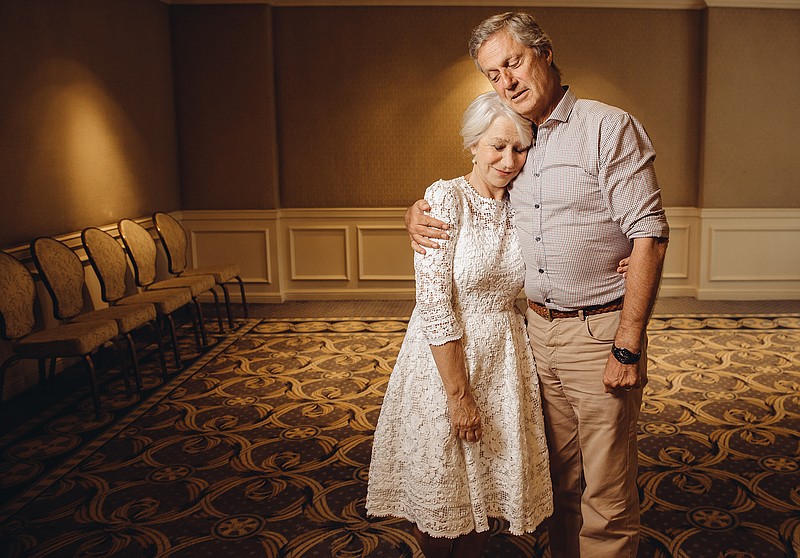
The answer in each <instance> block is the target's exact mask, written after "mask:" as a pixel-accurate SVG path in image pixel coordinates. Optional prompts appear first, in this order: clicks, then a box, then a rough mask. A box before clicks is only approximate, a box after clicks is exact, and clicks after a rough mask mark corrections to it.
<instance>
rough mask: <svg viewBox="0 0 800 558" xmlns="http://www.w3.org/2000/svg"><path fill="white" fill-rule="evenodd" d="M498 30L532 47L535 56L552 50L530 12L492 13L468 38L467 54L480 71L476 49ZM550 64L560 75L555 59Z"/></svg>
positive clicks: (548, 39) (550, 44) (546, 36)
mask: <svg viewBox="0 0 800 558" xmlns="http://www.w3.org/2000/svg"><path fill="white" fill-rule="evenodd" d="M500 32H505V33H508V34H509V35H510V36H511V38H512V39H514V40H515V41H517V42H518V43H520V44H523V45H525V46H526V47H528V48H530V49H532V50H533V51H534V52H535V53H536V55H537V56H545V55H546V53H547V51H550V52H553V42H552V41H551V40H550V37H549V36H548V35H547V33H545V32H544V30H543V29H542V28H541V27H539V24H538V23H536V20H535V19H534V18H533V16H532V15H531V14H529V13H525V12H505V13H502V14H497V15H493V16H491V17H489V18H487V19H485V20H483V22H482V23H481V24H480V25H478V26H477V27H476V28H475V29H473V30H472V36H471V37H470V39H469V56H470V58H472V60H473V61H474V62H475V65H476V66H477V67H478V70H480V71H481V72H483V68H481V65H480V64H478V50H479V49H480V48H481V46H483V43H485V42H486V41H487V40H488V39H489V38H490V37H492V36H493V35H495V34H496V33H500ZM550 66H551V67H552V68H553V71H555V72H556V74H557V75H558V76H559V77H560V76H561V70H559V69H558V66H556V63H555V59H554V60H553V62H552V64H551V65H550Z"/></svg>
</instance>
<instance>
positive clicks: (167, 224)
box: [153, 211, 249, 328]
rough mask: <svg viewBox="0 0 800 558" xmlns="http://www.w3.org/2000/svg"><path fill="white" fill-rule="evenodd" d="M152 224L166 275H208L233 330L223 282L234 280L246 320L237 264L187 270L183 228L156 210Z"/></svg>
mask: <svg viewBox="0 0 800 558" xmlns="http://www.w3.org/2000/svg"><path fill="white" fill-rule="evenodd" d="M153 224H154V225H155V226H156V231H157V232H158V236H159V237H160V238H161V244H162V245H163V246H164V251H165V252H166V253H167V267H168V269H169V272H170V273H171V274H173V275H176V276H178V277H186V276H192V275H211V276H212V277H213V278H214V282H215V283H216V284H217V285H219V286H220V288H221V289H222V293H223V295H224V296H225V308H226V310H227V312H228V325H229V326H230V327H231V328H234V327H236V324H235V322H234V320H233V311H232V309H231V298H230V293H228V287H227V285H226V284H227V283H228V282H230V281H232V280H234V279H235V280H236V281H237V282H238V283H239V292H240V293H241V297H242V310H243V313H244V317H245V318H247V317H249V314H248V310H247V299H246V298H245V295H244V281H242V274H241V271H240V269H239V264H224V265H218V266H207V267H199V268H198V267H196V268H192V267H188V263H187V261H186V250H187V247H188V241H187V238H186V231H185V230H184V229H183V226H182V225H181V224H180V223H179V222H178V221H177V220H176V219H175V218H174V217H172V215H170V214H168V213H164V212H162V211H158V212H156V213H154V214H153Z"/></svg>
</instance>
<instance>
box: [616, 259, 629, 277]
mask: <svg viewBox="0 0 800 558" xmlns="http://www.w3.org/2000/svg"><path fill="white" fill-rule="evenodd" d="M630 261H631V259H630V257H627V258H622V259H621V260H620V261H619V265H618V266H617V273H621V274H622V277H623V278H625V277H627V276H628V263H630Z"/></svg>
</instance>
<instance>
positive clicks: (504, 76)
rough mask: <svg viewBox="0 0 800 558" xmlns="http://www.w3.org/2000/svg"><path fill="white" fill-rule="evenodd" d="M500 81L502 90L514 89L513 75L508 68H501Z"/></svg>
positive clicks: (514, 80) (514, 79)
mask: <svg viewBox="0 0 800 558" xmlns="http://www.w3.org/2000/svg"><path fill="white" fill-rule="evenodd" d="M500 80H501V82H502V84H503V89H514V87H515V86H516V84H517V80H516V78H515V77H514V74H513V73H512V72H511V70H509V69H508V68H503V70H501V72H500Z"/></svg>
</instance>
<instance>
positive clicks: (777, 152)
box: [0, 0, 800, 246]
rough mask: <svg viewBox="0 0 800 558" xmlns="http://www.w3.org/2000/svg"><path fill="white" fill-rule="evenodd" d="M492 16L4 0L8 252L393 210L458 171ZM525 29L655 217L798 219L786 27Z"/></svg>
mask: <svg viewBox="0 0 800 558" xmlns="http://www.w3.org/2000/svg"><path fill="white" fill-rule="evenodd" d="M499 9H501V8H486V7H481V8H470V7H420V6H416V7H415V6H405V7H315V8H309V7H305V8H301V7H283V8H275V7H270V6H268V5H263V4H262V5H257V4H249V5H244V4H243V5H236V4H227V5H218V6H213V5H182V6H177V5H173V6H167V5H165V4H164V3H162V2H159V1H157V0H35V1H28V0H7V1H5V2H2V3H0V75H2V76H3V80H2V83H0V115H2V118H0V141H2V146H1V148H0V177H2V178H0V180H2V187H0V212H2V213H0V217H1V218H2V219H1V220H0V222H2V225H1V226H2V229H0V245H2V246H10V245H14V244H17V243H23V242H27V241H28V240H30V238H32V237H34V236H36V235H39V234H61V233H66V232H70V231H74V230H79V229H81V228H83V227H85V226H89V225H96V224H107V223H113V222H115V221H116V220H118V219H119V218H121V217H127V216H142V215H148V214H149V213H151V212H152V211H155V210H167V211H170V210H174V209H197V210H204V209H231V210H237V209H265V210H268V209H274V208H281V207H283V208H304V207H308V208H327V207H372V208H383V207H402V206H405V205H407V204H408V203H410V202H411V201H413V200H414V199H416V198H417V197H418V196H419V195H420V193H421V192H422V191H423V189H424V188H425V187H426V186H427V185H428V184H430V183H431V182H433V181H434V180H436V179H438V178H442V177H451V176H455V175H457V174H460V173H462V172H465V171H466V170H467V165H468V158H467V157H466V156H464V154H463V153H462V150H461V148H460V142H459V137H458V128H459V120H460V116H461V113H462V111H463V110H464V108H465V107H466V105H467V103H468V102H469V100H470V99H472V98H473V97H474V96H475V95H476V94H478V93H480V92H482V91H485V90H486V89H487V84H486V82H485V80H484V79H483V78H482V77H481V76H480V74H479V73H478V72H477V71H476V70H475V69H474V67H473V65H472V62H471V61H470V60H468V58H467V56H466V40H467V37H468V35H469V31H470V29H471V28H472V27H473V26H474V25H475V24H476V23H477V22H479V21H480V20H481V19H482V18H483V17H485V16H486V15H489V14H491V13H493V12H496V11H498V10H499ZM535 13H536V14H537V16H538V18H539V19H540V21H541V23H542V25H543V26H544V27H545V29H547V30H548V31H549V32H550V33H551V35H552V36H553V38H554V41H555V49H556V60H557V62H558V63H559V65H560V66H561V68H562V70H563V73H564V81H565V83H568V84H570V85H571V86H572V87H573V89H574V90H575V92H576V93H577V94H578V95H580V96H584V97H593V98H597V99H600V100H602V101H606V102H609V103H612V104H616V105H618V106H621V107H624V108H626V109H628V110H630V111H631V112H632V113H634V114H635V115H636V116H638V117H639V118H640V120H641V121H642V122H643V123H644V124H645V126H646V128H647V129H648V131H649V132H650V134H651V136H652V137H653V141H654V143H655V145H656V149H657V152H658V159H657V162H656V166H657V170H658V174H659V178H660V181H661V185H662V189H663V194H664V203H665V205H667V206H670V207H700V208H752V207H765V208H766V207H783V208H789V207H800V188H797V184H796V182H797V179H796V177H797V176H798V174H799V173H798V171H799V170H800V169H799V168H798V166H800V163H799V162H798V161H800V158H798V157H797V156H796V155H795V154H794V153H793V151H794V148H795V146H796V145H798V144H799V143H800V142H798V139H799V138H798V132H797V130H800V111H798V110H797V107H798V106H799V105H800V98H799V97H800V83H798V80H800V73H799V72H797V71H796V70H797V68H798V67H800V39H798V34H800V11H799V10H761V9H730V8H709V9H707V10H695V9H674V10H649V9H644V10H633V9H597V8H581V9H579V8H569V9H568V8H552V7H550V8H538V9H536V10H535ZM173 60H174V63H173ZM173 68H174V73H173ZM176 106H177V107H178V109H177V110H176V109H175V107H176ZM176 121H177V124H176Z"/></svg>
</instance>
